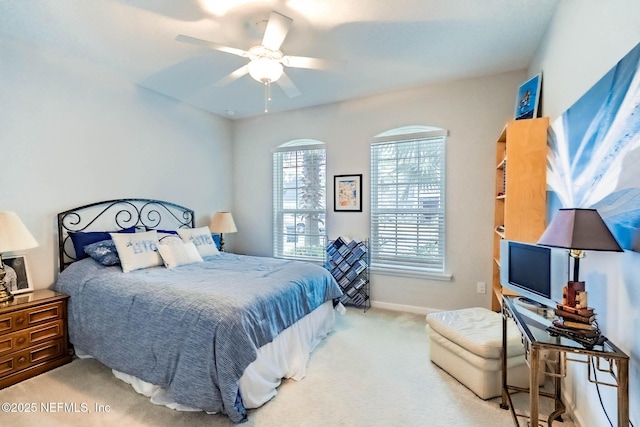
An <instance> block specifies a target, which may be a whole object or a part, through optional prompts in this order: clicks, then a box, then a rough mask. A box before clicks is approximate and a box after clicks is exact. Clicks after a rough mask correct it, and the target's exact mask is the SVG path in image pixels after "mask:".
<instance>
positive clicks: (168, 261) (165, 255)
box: [158, 242, 203, 268]
mask: <svg viewBox="0 0 640 427" xmlns="http://www.w3.org/2000/svg"><path fill="white" fill-rule="evenodd" d="M158 252H160V256H161V257H162V260H163V261H164V265H165V267H167V268H174V267H177V266H179V265H185V264H192V263H194V262H203V260H202V257H201V256H200V254H199V253H198V249H196V245H194V244H193V243H192V242H188V243H182V242H180V244H170V245H160V246H158Z"/></svg>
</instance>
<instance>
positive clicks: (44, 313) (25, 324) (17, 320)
mask: <svg viewBox="0 0 640 427" xmlns="http://www.w3.org/2000/svg"><path fill="white" fill-rule="evenodd" d="M63 304H64V303H62V302H54V303H51V304H44V305H40V306H37V307H30V308H27V309H25V310H20V311H18V312H14V313H7V314H4V315H1V316H0V333H8V332H13V331H18V330H20V329H25V328H29V327H31V326H35V325H38V324H41V323H44V322H51V321H54V320H62V318H63V316H64V305H63Z"/></svg>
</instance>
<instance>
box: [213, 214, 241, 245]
mask: <svg viewBox="0 0 640 427" xmlns="http://www.w3.org/2000/svg"><path fill="white" fill-rule="evenodd" d="M209 230H211V232H212V233H220V251H222V252H224V239H223V238H222V234H223V233H235V232H236V231H238V229H237V228H236V223H235V222H234V221H233V216H232V215H231V212H216V213H215V215H214V216H213V219H212V220H211V223H210V224H209Z"/></svg>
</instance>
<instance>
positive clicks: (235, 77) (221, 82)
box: [213, 64, 249, 87]
mask: <svg viewBox="0 0 640 427" xmlns="http://www.w3.org/2000/svg"><path fill="white" fill-rule="evenodd" d="M247 73H249V64H247V65H245V66H242V67H240V68H238V69H237V70H235V71H234V72H233V73H231V74H228V75H227V76H226V77H223V78H221V79H220V80H218V81H217V82H215V83H214V84H213V85H214V86H218V87H220V86H225V85H228V84H229V83H231V82H233V81H235V80H238V79H239V78H240V77H242V76H244V75H245V74H247Z"/></svg>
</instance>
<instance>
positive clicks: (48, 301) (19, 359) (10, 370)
mask: <svg viewBox="0 0 640 427" xmlns="http://www.w3.org/2000/svg"><path fill="white" fill-rule="evenodd" d="M68 298H69V296H67V295H64V294H61V293H58V292H54V291H50V290H48V289H43V290H37V291H34V292H30V293H28V294H19V295H15V296H14V299H13V301H10V302H7V303H2V304H0V389H2V388H5V387H8V386H10V385H12V384H15V383H18V382H20V381H22V380H26V379H27V378H31V377H33V376H36V375H38V374H41V373H43V372H46V371H48V370H50V369H53V368H56V367H58V366H61V365H64V364H65V363H69V362H70V361H71V356H72V355H71V352H69V349H68V344H67V342H68V340H67V299H68Z"/></svg>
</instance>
